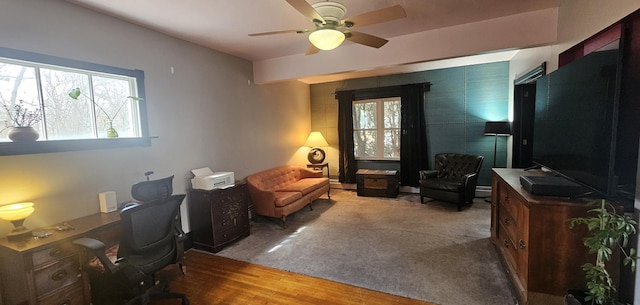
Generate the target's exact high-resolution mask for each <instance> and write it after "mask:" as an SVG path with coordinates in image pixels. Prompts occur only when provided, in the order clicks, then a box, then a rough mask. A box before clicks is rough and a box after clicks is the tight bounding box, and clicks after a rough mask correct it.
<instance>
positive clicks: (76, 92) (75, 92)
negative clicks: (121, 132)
mask: <svg viewBox="0 0 640 305" xmlns="http://www.w3.org/2000/svg"><path fill="white" fill-rule="evenodd" d="M80 96H84V97H85V98H86V99H88V100H90V101H91V102H92V103H93V105H94V106H95V108H96V109H98V110H99V111H100V112H101V113H102V114H103V115H104V116H105V118H106V121H107V124H108V127H107V137H108V138H117V137H118V131H117V130H116V129H115V128H114V127H113V121H114V119H115V118H116V117H117V116H118V114H119V113H120V111H121V110H122V109H123V108H124V106H125V105H126V104H127V101H129V100H130V99H131V100H132V101H139V100H142V98H139V97H136V96H127V97H126V98H125V100H124V101H122V102H121V103H120V104H119V105H117V107H116V108H115V111H112V112H110V111H108V110H107V109H105V108H104V107H102V106H100V104H98V103H96V102H95V101H94V100H93V99H92V98H91V97H89V96H87V95H86V94H83V93H82V91H81V90H80V88H74V89H71V91H69V97H71V98H72V99H74V100H78V98H79V97H80Z"/></svg>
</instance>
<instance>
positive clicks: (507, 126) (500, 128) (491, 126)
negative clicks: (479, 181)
mask: <svg viewBox="0 0 640 305" xmlns="http://www.w3.org/2000/svg"><path fill="white" fill-rule="evenodd" d="M484 134H485V135H488V136H494V137H495V140H494V142H493V167H496V157H497V153H498V136H509V135H511V123H510V122H486V123H485V125H484ZM484 201H486V202H491V200H490V199H486V198H485V200H484Z"/></svg>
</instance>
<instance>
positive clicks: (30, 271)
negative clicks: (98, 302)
mask: <svg viewBox="0 0 640 305" xmlns="http://www.w3.org/2000/svg"><path fill="white" fill-rule="evenodd" d="M119 222H120V215H119V214H118V213H117V212H113V213H109V214H94V215H89V216H86V217H82V218H78V219H75V220H71V221H69V222H68V225H69V227H71V228H73V229H70V230H66V231H57V230H55V228H43V229H38V230H48V231H51V232H52V233H53V234H52V235H51V236H49V237H46V238H40V239H34V238H31V237H29V238H25V239H22V240H16V241H13V240H12V241H9V240H7V238H2V239H0V276H1V282H2V286H3V287H2V290H3V291H2V294H1V295H2V298H3V302H2V304H19V305H26V304H31V305H35V304H41V305H49V304H50V305H60V304H65V305H84V304H89V303H90V302H91V297H90V294H89V281H88V279H85V277H84V276H83V273H82V270H81V268H80V266H81V264H82V259H83V255H82V253H83V252H82V250H81V249H80V248H78V247H76V246H74V245H73V244H72V243H71V242H72V241H73V240H75V239H77V238H80V237H84V236H86V237H93V238H97V239H100V240H102V241H104V242H105V243H106V244H108V245H113V244H116V243H117V242H118V241H119V240H120V234H121V233H120V232H121V231H120V225H119Z"/></svg>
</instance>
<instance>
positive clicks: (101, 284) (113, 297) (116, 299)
mask: <svg viewBox="0 0 640 305" xmlns="http://www.w3.org/2000/svg"><path fill="white" fill-rule="evenodd" d="M184 198H185V195H173V196H170V197H169V198H166V199H160V200H155V201H150V202H145V203H143V204H137V205H132V206H129V207H126V208H125V209H123V210H122V211H121V212H120V222H121V226H122V238H121V239H120V244H119V247H118V255H117V260H116V262H115V263H114V262H112V261H111V260H110V259H109V257H108V256H107V255H106V253H105V244H104V243H102V242H101V241H99V240H96V239H91V238H80V239H77V240H74V241H73V243H74V244H76V245H79V246H82V247H84V248H86V249H88V250H90V251H91V252H93V254H95V255H96V257H97V258H98V259H99V261H100V263H101V265H102V266H103V268H95V266H92V265H91V264H89V263H88V262H87V263H85V264H84V270H85V271H86V272H87V273H88V275H89V281H90V284H91V298H92V304H94V305H116V304H117V305H121V304H148V303H149V301H150V300H152V299H165V298H180V299H182V304H183V305H188V304H189V300H188V299H187V298H186V296H185V295H184V294H181V293H172V292H169V291H168V287H167V285H166V283H164V282H163V281H160V283H158V284H156V278H155V273H156V272H158V271H160V270H161V269H163V268H164V267H166V266H168V265H170V264H174V263H176V262H178V260H179V259H180V257H179V253H178V252H179V251H178V248H179V246H178V243H179V241H178V236H177V234H176V232H175V229H174V222H175V219H176V217H177V215H178V213H179V212H180V204H181V203H182V201H183V200H184Z"/></svg>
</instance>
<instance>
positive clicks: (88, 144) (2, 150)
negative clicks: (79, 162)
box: [0, 137, 153, 156]
mask: <svg viewBox="0 0 640 305" xmlns="http://www.w3.org/2000/svg"><path fill="white" fill-rule="evenodd" d="M152 138H153V137H143V138H117V139H84V140H56V141H35V142H27V143H24V142H22V143H16V142H0V156H12V155H29V154H43V153H55V152H66V151H81V150H99V149H112V148H127V147H143V146H151V139H152Z"/></svg>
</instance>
